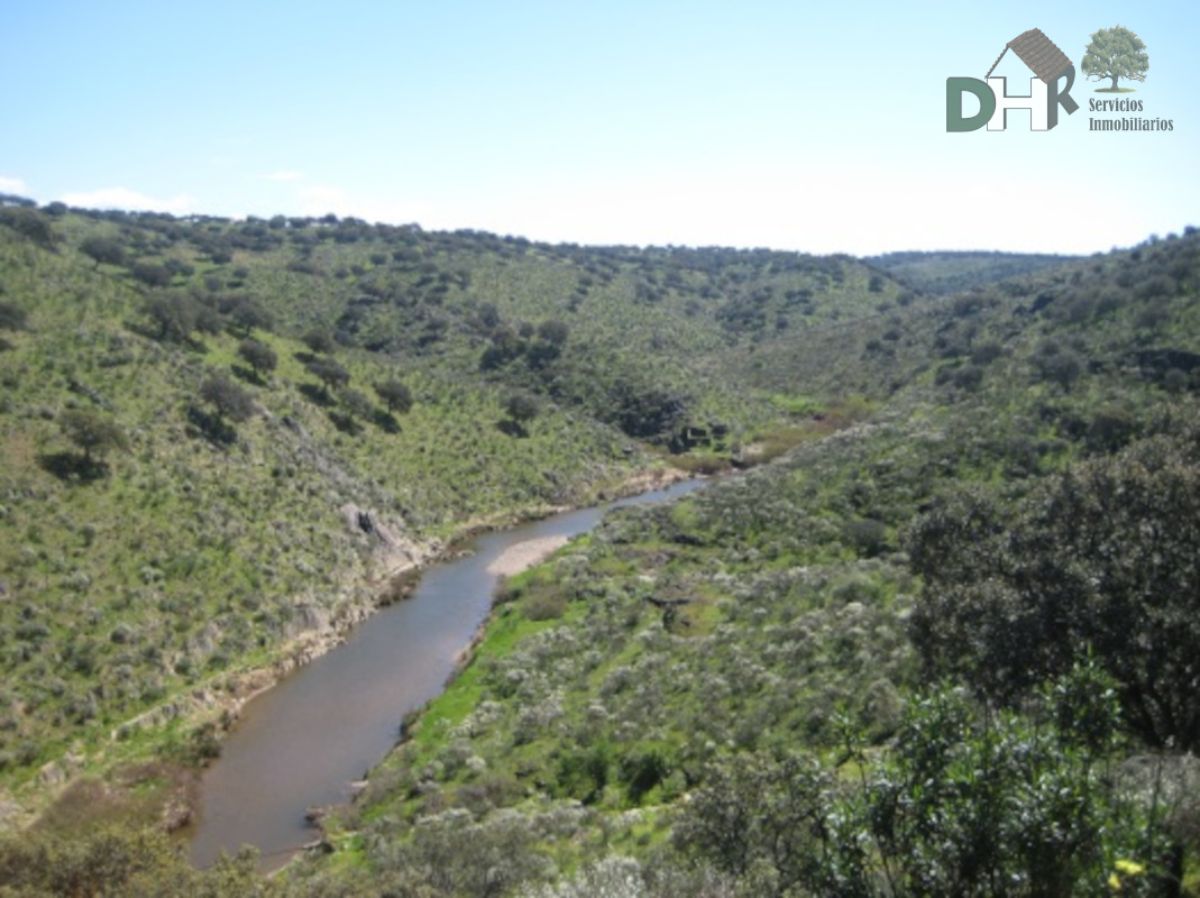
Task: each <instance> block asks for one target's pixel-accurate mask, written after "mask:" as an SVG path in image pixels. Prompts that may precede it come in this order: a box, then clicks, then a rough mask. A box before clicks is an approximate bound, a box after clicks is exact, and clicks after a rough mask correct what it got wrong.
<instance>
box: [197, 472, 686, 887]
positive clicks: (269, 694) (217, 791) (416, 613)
mask: <svg viewBox="0 0 1200 898" xmlns="http://www.w3.org/2000/svg"><path fill="white" fill-rule="evenodd" d="M702 483H703V481H699V480H690V481H684V482H682V483H677V484H674V485H672V486H669V487H667V488H665V489H660V490H654V491H651V492H647V493H642V494H640V495H637V496H631V497H629V498H626V499H621V500H618V501H616V502H611V503H608V504H606V505H600V506H596V507H593V508H585V509H581V510H578V511H569V512H564V513H562V514H558V515H554V516H553V517H549V518H545V519H544V520H541V521H535V522H533V523H529V524H524V525H521V526H519V527H514V528H512V529H511V530H503V531H499V532H496V533H488V534H485V535H483V536H479V537H477V538H475V539H474V540H473V541H472V542H471V543H470V546H469V548H470V549H471V550H472V551H471V554H470V555H467V556H465V557H462V558H458V559H455V560H453V561H447V562H443V563H440V564H436V565H433V566H431V567H430V568H429V569H428V570H427V571H425V573H424V574H423V575H422V577H421V581H420V583H419V584H418V585H417V588H416V590H415V591H414V592H413V594H412V596H411V597H410V598H408V599H406V600H404V601H402V602H398V603H396V604H394V605H390V606H388V607H387V608H384V609H382V610H380V611H379V612H378V613H376V614H374V615H372V616H371V617H370V618H368V619H367V620H366V621H364V622H363V623H362V624H360V625H359V626H358V627H357V628H356V629H355V630H354V631H353V632H352V633H351V634H350V637H349V639H347V640H346V642H344V643H343V644H341V645H340V646H338V647H336V648H335V649H333V650H332V651H330V652H328V653H327V654H325V655H323V656H321V657H320V658H317V659H316V660H315V661H313V662H312V663H311V664H308V665H306V666H304V667H302V668H300V669H298V670H296V671H294V672H293V673H292V674H290V675H288V676H287V677H285V678H284V679H283V680H281V681H280V682H279V683H278V684H277V685H276V686H274V687H272V688H271V689H268V690H266V691H265V692H263V693H262V694H261V695H258V696H256V697H255V698H254V699H253V700H251V701H250V702H249V703H248V704H247V705H246V707H245V709H244V711H243V713H242V717H241V719H240V720H239V721H238V723H237V724H236V726H235V727H234V728H233V731H232V732H231V733H230V734H229V735H228V737H227V739H226V740H225V742H224V743H223V745H222V749H221V756H220V757H219V758H218V759H217V760H216V761H214V762H213V763H212V764H211V765H210V766H209V767H208V768H207V769H206V770H205V771H204V774H203V777H202V779H201V784H200V802H199V813H198V815H197V819H196V822H195V824H194V825H193V827H192V830H191V832H192V835H191V858H192V861H193V863H195V864H197V865H198V866H207V865H209V864H211V863H212V862H213V861H214V860H216V858H217V857H218V856H219V854H220V852H222V851H227V852H230V853H233V852H234V851H236V850H237V849H238V848H239V847H240V846H241V845H243V844H246V845H254V846H256V847H257V848H258V849H259V851H260V852H261V853H262V864H261V866H262V868H263V869H264V870H269V869H273V868H275V867H279V866H281V865H282V864H284V863H286V862H287V860H288V859H289V858H290V857H291V856H292V854H294V853H295V851H296V850H297V849H298V848H299V847H300V846H301V845H303V844H304V843H305V842H307V841H310V840H311V839H313V838H314V835H315V833H314V831H313V829H312V828H311V827H310V826H309V825H308V824H307V822H306V821H305V812H306V810H307V809H308V808H310V807H312V806H320V805H328V804H334V803H337V802H344V801H346V800H347V799H349V798H350V797H351V784H352V783H353V782H354V781H356V780H360V779H362V778H363V777H364V776H366V773H367V771H368V770H369V769H370V768H371V767H373V766H374V765H375V764H377V763H378V762H379V761H380V760H382V758H383V757H384V755H386V754H387V752H388V751H389V750H390V749H391V748H392V747H393V746H394V745H395V744H396V741H397V739H398V738H399V735H400V721H401V720H402V719H403V718H404V716H405V715H406V714H407V713H408V712H410V711H412V710H414V709H417V708H420V707H421V706H422V705H424V704H425V703H426V702H428V701H429V700H430V699H432V698H433V697H435V696H436V695H437V694H438V693H440V692H441V691H442V689H443V688H444V687H445V684H446V681H447V679H448V678H449V677H450V675H451V674H452V673H453V672H454V669H455V664H456V661H457V659H458V657H459V655H460V653H461V652H462V651H463V649H465V648H466V647H467V646H468V645H469V644H470V642H471V639H472V638H473V637H474V635H475V633H476V631H477V630H478V628H479V626H480V624H482V623H483V621H484V620H485V618H486V617H487V615H488V611H489V609H490V607H491V601H492V595H493V592H494V591H495V588H496V581H497V578H498V574H497V573H496V572H495V570H494V568H495V562H496V560H497V559H498V558H500V556H501V555H503V554H504V553H505V552H506V551H508V550H510V549H511V548H512V547H514V546H517V545H519V544H521V543H525V542H528V541H531V540H543V539H552V538H555V537H572V536H577V535H579V534H581V533H586V532H587V531H589V530H591V529H592V528H593V527H595V526H596V524H597V523H599V521H600V519H601V517H602V516H603V515H604V513H605V512H606V511H608V510H609V509H610V508H614V507H617V506H623V505H635V504H636V505H645V504H652V503H656V502H662V501H665V500H667V499H673V498H675V497H677V496H681V495H684V494H686V493H689V492H691V491H693V490H695V489H696V488H697V487H699V486H700V485H701V484H702ZM489 568H493V570H489Z"/></svg>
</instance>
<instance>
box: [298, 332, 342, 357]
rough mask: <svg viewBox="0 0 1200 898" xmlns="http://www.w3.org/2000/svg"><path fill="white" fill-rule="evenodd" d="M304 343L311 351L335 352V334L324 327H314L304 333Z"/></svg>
mask: <svg viewBox="0 0 1200 898" xmlns="http://www.w3.org/2000/svg"><path fill="white" fill-rule="evenodd" d="M303 339H304V345H305V346H307V347H308V348H309V349H310V350H311V351H313V352H317V353H322V354H328V353H331V352H333V349H334V343H333V336H332V335H331V334H330V333H329V331H327V330H325V329H324V328H319V327H318V328H313V329H312V330H310V331H309V332H308V333H306V334H305V335H304V338H303Z"/></svg>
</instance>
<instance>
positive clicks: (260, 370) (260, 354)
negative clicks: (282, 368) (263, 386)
mask: <svg viewBox="0 0 1200 898" xmlns="http://www.w3.org/2000/svg"><path fill="white" fill-rule="evenodd" d="M238 355H239V356H241V357H242V359H243V360H245V362H246V364H247V365H249V366H250V367H251V368H252V369H253V370H254V373H255V374H256V375H257V376H259V377H261V376H262V375H263V374H265V373H268V372H271V371H274V370H275V366H276V365H277V364H278V363H279V359H278V358H277V357H276V355H275V350H273V349H272V348H271V347H270V346H268V345H267V344H266V343H260V342H259V341H258V340H252V339H246V340H243V341H242V342H241V343H240V344H238Z"/></svg>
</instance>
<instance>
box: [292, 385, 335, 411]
mask: <svg viewBox="0 0 1200 898" xmlns="http://www.w3.org/2000/svg"><path fill="white" fill-rule="evenodd" d="M296 389H297V390H299V391H300V392H301V393H302V394H304V398H305V399H307V400H308V401H309V402H311V403H312V404H313V405H319V406H321V408H329V407H330V406H332V405H333V397H332V396H330V395H329V394H328V393H327V392H325V390H323V389H322V388H321V387H318V386H317V385H316V384H297V385H296Z"/></svg>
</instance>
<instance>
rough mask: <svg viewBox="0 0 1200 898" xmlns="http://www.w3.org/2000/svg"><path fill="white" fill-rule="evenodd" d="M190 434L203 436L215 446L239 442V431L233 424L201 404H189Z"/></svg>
mask: <svg viewBox="0 0 1200 898" xmlns="http://www.w3.org/2000/svg"><path fill="white" fill-rule="evenodd" d="M187 419H188V436H190V437H193V438H199V437H203V438H204V439H206V440H208V441H209V442H210V443H212V444H213V445H214V446H221V447H225V446H232V445H233V444H234V443H236V442H237V431H236V430H234V428H233V427H232V425H230V424H229V423H228V422H226V421H224V420H222V419H221V418H219V417H217V416H216V415H214V414H211V413H210V412H206V411H205V410H204V409H202V408H200V407H199V406H195V405H191V406H188V410H187Z"/></svg>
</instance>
